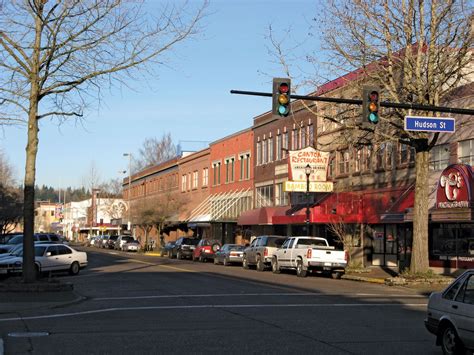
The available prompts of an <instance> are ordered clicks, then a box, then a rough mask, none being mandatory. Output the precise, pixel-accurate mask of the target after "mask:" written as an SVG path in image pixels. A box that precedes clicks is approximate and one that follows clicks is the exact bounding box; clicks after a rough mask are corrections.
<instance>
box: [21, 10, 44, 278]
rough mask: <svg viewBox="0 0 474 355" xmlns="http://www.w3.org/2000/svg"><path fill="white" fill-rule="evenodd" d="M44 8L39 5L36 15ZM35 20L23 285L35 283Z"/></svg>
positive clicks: (38, 21)
mask: <svg viewBox="0 0 474 355" xmlns="http://www.w3.org/2000/svg"><path fill="white" fill-rule="evenodd" d="M42 9H43V5H42V4H41V3H39V5H38V11H39V15H40V14H41V13H42ZM39 15H38V16H37V17H36V28H35V30H36V33H35V44H34V49H33V55H32V58H31V61H32V65H31V72H30V83H31V87H30V97H29V102H30V106H29V110H28V142H27V145H26V163H25V182H24V185H25V186H24V205H23V223H24V227H23V281H24V282H25V283H32V282H34V281H35V280H36V271H35V253H34V251H35V250H34V241H33V234H34V228H35V226H34V224H35V178H36V156H37V154H38V131H39V130H38V103H39V93H40V87H39V80H38V76H39V75H38V73H39V53H40V45H41V32H42V23H41V18H40V16H39Z"/></svg>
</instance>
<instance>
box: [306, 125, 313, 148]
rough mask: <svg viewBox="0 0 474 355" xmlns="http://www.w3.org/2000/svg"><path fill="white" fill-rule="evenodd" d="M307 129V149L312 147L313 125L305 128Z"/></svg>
mask: <svg viewBox="0 0 474 355" xmlns="http://www.w3.org/2000/svg"><path fill="white" fill-rule="evenodd" d="M307 129H308V134H307V135H306V136H307V138H308V143H307V144H306V145H307V146H308V147H312V146H313V142H314V126H313V125H309V126H308V127H307Z"/></svg>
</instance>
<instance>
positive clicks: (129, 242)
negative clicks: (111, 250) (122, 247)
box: [127, 239, 138, 244]
mask: <svg viewBox="0 0 474 355" xmlns="http://www.w3.org/2000/svg"><path fill="white" fill-rule="evenodd" d="M127 244H138V240H135V239H133V240H129V241H128V242H127Z"/></svg>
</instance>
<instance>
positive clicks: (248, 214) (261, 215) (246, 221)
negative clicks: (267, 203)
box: [237, 206, 288, 226]
mask: <svg viewBox="0 0 474 355" xmlns="http://www.w3.org/2000/svg"><path fill="white" fill-rule="evenodd" d="M287 209H288V207H286V206H284V207H261V208H255V209H253V210H249V211H245V212H243V213H242V214H241V215H240V217H239V218H238V219H237V224H238V225H241V226H252V225H265V224H272V217H273V215H274V214H275V213H277V212H280V211H283V212H284V211H286V210H287Z"/></svg>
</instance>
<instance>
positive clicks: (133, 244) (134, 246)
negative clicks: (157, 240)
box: [122, 239, 140, 252]
mask: <svg viewBox="0 0 474 355" xmlns="http://www.w3.org/2000/svg"><path fill="white" fill-rule="evenodd" d="M139 250H140V242H139V241H138V240H136V239H133V240H129V241H128V242H126V243H125V244H124V245H122V251H136V252H138V251H139Z"/></svg>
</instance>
